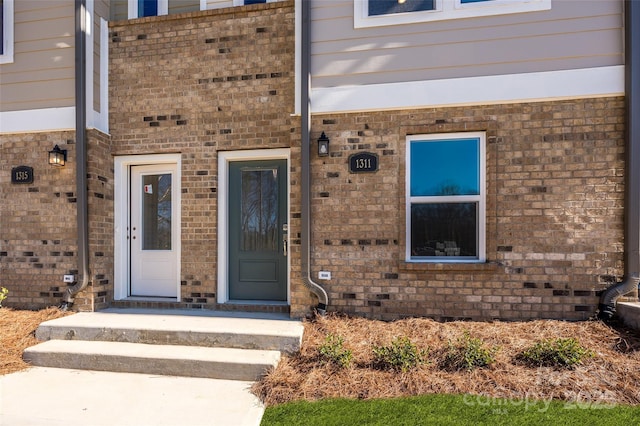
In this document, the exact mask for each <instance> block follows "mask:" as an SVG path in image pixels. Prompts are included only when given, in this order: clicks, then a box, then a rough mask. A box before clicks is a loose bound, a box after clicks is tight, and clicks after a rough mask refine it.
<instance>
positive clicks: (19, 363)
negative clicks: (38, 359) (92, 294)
mask: <svg viewBox="0 0 640 426" xmlns="http://www.w3.org/2000/svg"><path fill="white" fill-rule="evenodd" d="M71 314H72V312H63V311H61V310H60V309H58V308H47V309H42V310H40V311H27V310H14V309H11V308H6V307H5V308H0V375H3V374H9V373H14V372H16V371H20V370H24V369H25V368H28V367H29V364H27V363H26V362H24V361H23V360H22V352H23V351H24V350H25V348H27V347H29V346H33V345H35V344H36V343H38V341H37V340H36V338H35V331H36V328H38V325H40V323H41V322H44V321H48V320H52V319H55V318H60V317H63V316H65V315H71Z"/></svg>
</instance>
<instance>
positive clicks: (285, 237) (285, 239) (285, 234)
mask: <svg viewBox="0 0 640 426" xmlns="http://www.w3.org/2000/svg"><path fill="white" fill-rule="evenodd" d="M282 251H283V253H282V254H284V256H285V257H286V256H287V254H288V253H289V225H288V224H286V223H285V224H283V225H282Z"/></svg>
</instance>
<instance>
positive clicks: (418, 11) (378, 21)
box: [353, 0, 551, 28]
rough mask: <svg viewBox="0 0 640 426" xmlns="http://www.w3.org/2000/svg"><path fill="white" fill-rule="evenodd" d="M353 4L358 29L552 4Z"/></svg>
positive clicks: (481, 0)
mask: <svg viewBox="0 0 640 426" xmlns="http://www.w3.org/2000/svg"><path fill="white" fill-rule="evenodd" d="M353 4H354V9H353V10H354V27H355V28H366V27H377V26H383V25H400V24H412V23H417V22H430V21H443V20H447V19H460V18H472V17H479V16H491V15H504V14H509V13H523V12H535V11H541V10H549V9H551V0H354V3H353Z"/></svg>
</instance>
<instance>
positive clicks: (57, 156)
mask: <svg viewBox="0 0 640 426" xmlns="http://www.w3.org/2000/svg"><path fill="white" fill-rule="evenodd" d="M66 161H67V150H66V149H60V147H59V146H58V145H56V146H54V147H53V149H52V150H51V151H49V164H51V165H52V166H64V163H65V162H66Z"/></svg>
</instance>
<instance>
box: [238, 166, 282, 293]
mask: <svg viewBox="0 0 640 426" xmlns="http://www.w3.org/2000/svg"><path fill="white" fill-rule="evenodd" d="M228 223H229V299H230V300H270V301H286V300H287V254H288V253H287V250H288V241H287V238H288V233H287V161H286V160H260V161H237V162H231V163H230V164H229V221H228Z"/></svg>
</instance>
